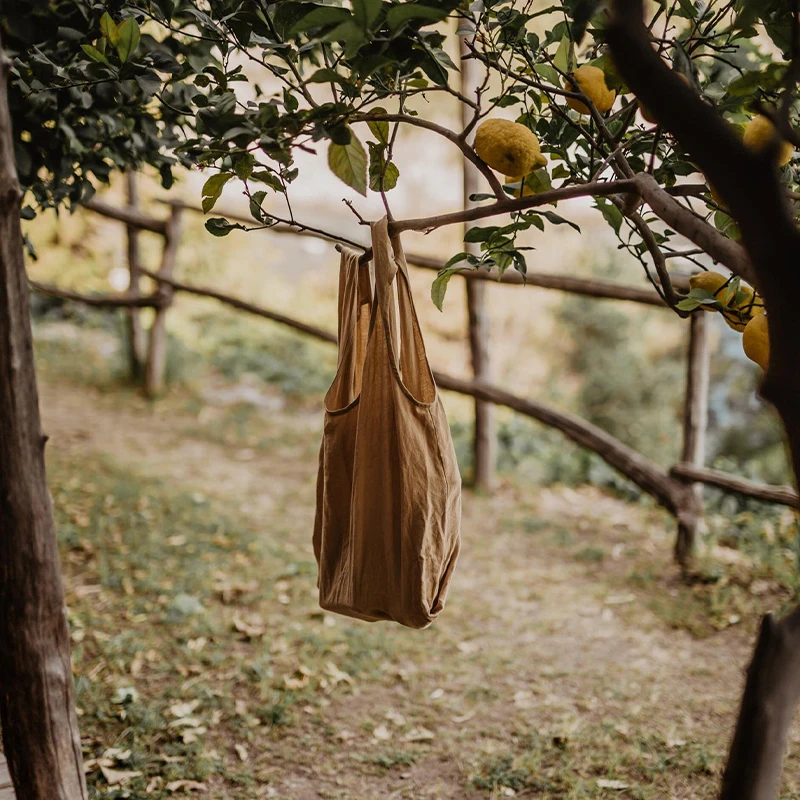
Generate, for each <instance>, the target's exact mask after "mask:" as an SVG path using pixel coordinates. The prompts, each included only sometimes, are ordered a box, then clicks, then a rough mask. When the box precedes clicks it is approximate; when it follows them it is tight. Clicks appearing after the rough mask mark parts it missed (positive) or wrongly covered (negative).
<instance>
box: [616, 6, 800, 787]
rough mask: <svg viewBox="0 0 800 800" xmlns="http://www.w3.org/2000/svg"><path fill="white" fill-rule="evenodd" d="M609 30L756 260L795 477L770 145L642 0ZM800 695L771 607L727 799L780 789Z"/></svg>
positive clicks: (799, 257) (783, 259)
mask: <svg viewBox="0 0 800 800" xmlns="http://www.w3.org/2000/svg"><path fill="white" fill-rule="evenodd" d="M606 37H607V41H608V43H609V45H610V47H611V50H612V53H613V55H614V61H615V63H616V65H617V67H618V68H619V70H620V72H621V73H622V75H623V77H624V78H625V80H626V82H627V83H628V85H629V86H630V87H631V89H632V90H633V92H634V93H635V94H636V96H637V97H638V98H640V99H641V100H642V101H643V102H645V103H646V104H647V107H648V108H649V109H651V111H652V113H653V114H654V115H655V116H656V118H657V119H658V120H660V121H661V124H662V125H663V127H664V128H665V129H666V130H667V131H669V132H670V133H671V134H672V135H673V136H674V137H675V138H676V139H677V140H678V141H679V142H680V143H681V145H682V146H683V147H684V148H685V149H686V151H687V152H688V153H689V154H690V156H691V157H692V160H693V161H694V162H695V163H696V164H697V165H698V166H699V167H700V168H701V169H702V170H703V172H704V173H705V175H706V177H707V178H708V180H710V181H711V182H712V183H713V184H714V187H715V188H716V190H717V192H719V194H720V195H721V197H722V199H723V201H724V203H725V205H726V206H727V207H728V208H729V209H730V211H731V214H732V215H733V217H734V218H735V219H736V221H737V222H738V224H739V227H740V229H741V232H742V242H743V244H744V247H745V249H746V250H747V253H748V255H749V257H750V266H751V269H750V270H748V272H749V273H750V274H747V275H743V277H746V278H747V279H748V280H751V281H752V282H753V283H754V284H755V286H756V288H758V289H759V291H760V292H761V294H762V296H763V297H764V305H765V307H766V310H767V315H768V319H769V336H770V363H769V368H768V369H767V372H766V375H765V377H764V381H763V383H762V386H761V393H762V395H763V396H764V397H765V399H767V400H769V401H770V402H771V403H772V404H773V405H774V406H775V408H776V410H777V411H778V413H779V414H780V417H781V420H782V421H783V424H784V427H785V429H786V435H787V441H788V444H789V448H790V451H791V458H792V465H793V467H794V474H795V478H797V476H798V475H800V401H799V400H798V398H800V370H798V368H797V356H798V353H800V326H798V325H797V313H796V309H795V303H796V300H795V298H797V297H798V296H800V294H798V293H799V292H800V270H798V269H797V264H798V262H800V232H798V230H797V228H796V226H795V223H794V219H793V217H792V213H791V210H790V208H789V205H788V202H787V199H786V195H785V193H784V191H783V189H782V187H781V184H780V179H779V175H778V171H777V168H776V166H775V164H774V162H773V158H772V152H771V151H770V150H767V152H765V153H762V154H755V153H753V152H752V151H750V150H748V149H747V148H746V147H745V146H744V145H743V144H742V142H741V141H740V140H739V139H738V137H736V136H735V134H734V133H733V131H732V129H731V127H730V126H729V125H727V124H726V123H725V122H724V121H723V120H722V118H721V117H720V116H719V115H718V114H717V112H716V111H715V110H714V109H713V108H712V107H711V106H709V105H707V104H706V103H704V102H703V101H701V100H700V98H699V97H697V95H695V93H694V92H693V91H692V90H691V89H690V88H689V87H688V86H687V85H686V84H685V83H683V81H681V80H680V79H679V78H678V77H677V75H675V74H673V73H672V72H671V71H670V70H669V69H668V68H667V66H666V65H665V64H664V62H663V61H662V60H661V59H660V58H659V56H658V55H657V53H656V51H655V50H654V49H653V47H652V44H651V41H650V34H649V32H648V30H647V28H646V27H645V25H644V23H643V0H614V1H613V2H612V5H611V18H610V24H609V27H608V28H607V30H606ZM797 44H800V43H797ZM798 700H800V607H798V608H797V609H795V610H794V611H793V612H792V613H790V614H788V615H787V616H785V617H783V618H782V619H780V620H775V619H774V618H773V617H772V616H769V615H768V616H767V617H765V618H764V620H763V622H762V625H761V632H760V634H759V638H758V643H757V645H756V649H755V653H754V655H753V659H752V662H751V664H750V667H749V669H748V673H747V681H746V684H745V689H744V694H743V697H742V704H741V708H740V711H739V717H738V721H737V724H736V732H735V734H734V737H733V741H732V743H731V749H730V753H729V755H728V763H727V766H726V768H725V773H724V776H723V780H722V790H721V795H720V796H721V798H723V800H770V799H771V798H774V797H775V796H776V794H777V792H778V787H779V783H780V774H781V764H782V761H783V754H784V751H785V749H786V739H787V736H788V732H789V725H790V723H791V720H792V717H793V716H794V713H795V711H796V708H797V704H798Z"/></svg>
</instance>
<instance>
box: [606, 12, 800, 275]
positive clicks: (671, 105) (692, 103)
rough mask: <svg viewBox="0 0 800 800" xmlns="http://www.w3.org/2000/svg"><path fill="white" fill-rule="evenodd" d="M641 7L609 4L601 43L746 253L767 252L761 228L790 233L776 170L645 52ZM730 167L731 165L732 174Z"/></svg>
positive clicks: (648, 43)
mask: <svg viewBox="0 0 800 800" xmlns="http://www.w3.org/2000/svg"><path fill="white" fill-rule="evenodd" d="M642 6H643V2H642V0H616V1H615V2H614V3H613V4H612V13H611V20H610V23H609V26H608V28H607V30H606V40H607V41H608V43H609V44H610V46H611V49H612V51H613V53H614V61H615V63H616V64H617V67H618V68H619V70H620V72H621V73H622V74H623V75H624V77H625V79H626V82H627V83H628V85H629V86H630V88H631V89H632V90H633V92H634V94H635V95H636V97H637V98H638V99H639V100H641V101H642V102H643V103H645V104H646V105H647V107H648V108H649V109H650V110H651V112H652V113H653V114H654V115H655V117H656V118H657V119H658V120H659V121H660V122H661V123H662V127H663V128H664V129H665V130H667V131H668V132H669V133H671V134H672V135H673V136H674V137H675V138H676V139H677V140H678V141H679V142H680V143H681V144H682V146H683V147H684V148H685V149H686V150H687V151H688V152H689V154H690V155H691V157H692V160H693V161H695V162H696V163H697V164H698V165H699V167H700V168H701V169H702V170H703V172H704V174H705V175H706V176H707V177H708V179H709V180H710V181H711V182H712V183H713V185H714V187H715V188H716V190H717V191H718V192H719V194H720V195H721V197H722V198H723V200H724V201H725V204H726V206H727V207H728V208H730V210H731V214H732V215H733V216H734V218H735V219H736V220H737V222H738V223H739V226H740V228H741V231H742V237H743V240H744V241H745V243H746V244H747V245H748V249H750V250H751V252H752V249H753V248H754V247H755V248H757V247H760V246H766V247H769V248H771V247H772V246H774V242H770V241H768V239H769V238H770V237H764V235H763V231H764V225H765V224H766V225H768V226H769V227H770V228H773V229H774V225H775V223H776V221H777V220H780V221H781V222H782V224H783V225H784V226H785V229H786V230H787V231H788V230H791V229H793V223H792V219H791V215H790V213H789V209H788V204H787V203H786V201H785V199H784V197H783V193H782V191H781V190H780V184H779V180H778V173H777V169H776V168H775V166H774V164H772V162H771V160H770V157H768V156H764V155H758V154H755V153H754V152H753V151H751V150H749V149H748V148H746V147H745V146H744V144H743V143H742V142H741V140H740V139H739V138H738V137H737V136H736V134H735V133H734V132H733V129H732V128H731V126H730V125H728V124H727V123H726V122H725V121H724V120H723V119H722V118H721V117H720V116H719V114H718V113H717V112H716V111H715V110H714V109H713V108H712V107H711V106H710V105H708V104H707V103H705V102H703V101H702V100H701V99H700V97H698V96H697V94H695V92H694V91H693V90H692V89H691V88H690V87H689V86H688V85H687V84H686V83H684V82H683V81H682V80H681V79H680V78H679V77H678V76H677V74H675V73H674V72H673V71H672V70H670V69H669V68H668V67H667V66H666V64H664V62H663V61H662V60H661V58H660V57H659V56H658V54H657V53H656V51H655V50H654V49H653V47H652V46H651V39H650V33H649V31H648V30H647V28H646V27H645V25H644V22H643V18H642ZM731 164H736V169H735V170H733V169H731ZM743 187H746V191H743ZM653 210H654V211H655V212H656V214H658V215H659V216H660V214H659V212H658V211H657V210H656V209H655V208H654V209H653ZM693 241H694V240H693ZM696 244H700V243H699V242H696ZM751 245H752V246H751ZM701 246H702V245H701ZM720 260H721V259H720ZM728 266H730V265H728ZM742 277H746V276H744V275H743V276H742ZM753 277H754V276H753ZM748 280H749V279H748Z"/></svg>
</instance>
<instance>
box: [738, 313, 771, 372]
mask: <svg viewBox="0 0 800 800" xmlns="http://www.w3.org/2000/svg"><path fill="white" fill-rule="evenodd" d="M742 347H743V348H744V354H745V355H746V356H747V357H748V358H749V359H750V360H751V361H755V362H756V364H758V366H759V367H761V369H763V370H765V371H766V369H767V367H768V366H769V327H768V324H767V315H766V314H756V316H755V317H753V319H751V320H750V322H748V323H747V327H746V328H745V329H744V334H743V335H742Z"/></svg>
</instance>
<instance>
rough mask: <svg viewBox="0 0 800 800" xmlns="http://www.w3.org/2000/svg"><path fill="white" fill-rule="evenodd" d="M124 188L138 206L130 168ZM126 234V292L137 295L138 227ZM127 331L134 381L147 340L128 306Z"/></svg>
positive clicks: (139, 373)
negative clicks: (127, 279) (127, 273)
mask: <svg viewBox="0 0 800 800" xmlns="http://www.w3.org/2000/svg"><path fill="white" fill-rule="evenodd" d="M125 188H126V195H127V200H128V207H129V208H134V209H135V208H138V206H139V187H138V182H137V175H136V172H135V171H134V170H133V169H132V168H131V169H129V170H128V171H127V172H126V173H125ZM125 228H126V230H127V234H128V272H129V275H130V280H129V286H128V294H130V296H131V297H139V296H140V294H141V289H140V286H139V278H140V277H141V272H140V269H141V261H140V256H139V229H138V228H137V227H136V226H135V225H131V224H128V225H126V226H125ZM127 332H128V364H129V366H130V375H131V378H132V379H133V380H134V381H139V380H140V379H141V377H142V372H143V367H144V361H145V357H146V356H147V340H146V338H145V333H144V328H143V327H142V320H141V316H140V314H139V309H138V308H133V307H132V308H129V309H128V314H127Z"/></svg>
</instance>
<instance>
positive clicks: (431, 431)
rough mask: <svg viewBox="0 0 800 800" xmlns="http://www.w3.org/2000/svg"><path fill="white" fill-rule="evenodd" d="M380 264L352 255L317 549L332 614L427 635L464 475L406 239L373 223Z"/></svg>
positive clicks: (441, 596) (331, 394) (345, 278)
mask: <svg viewBox="0 0 800 800" xmlns="http://www.w3.org/2000/svg"><path fill="white" fill-rule="evenodd" d="M372 248H373V264H374V280H375V292H374V296H373V292H372V289H371V281H370V274H369V268H368V266H362V267H359V264H358V254H356V253H354V252H351V251H345V252H344V253H343V254H342V261H341V267H340V275H339V365H338V370H337V373H336V377H335V378H334V380H333V383H332V385H331V387H330V389H329V390H328V393H327V395H326V396H325V428H324V433H323V436H322V447H321V449H320V459H319V461H320V463H319V476H318V479H317V513H316V520H315V524H314V554H315V555H316V558H317V563H318V564H319V578H318V586H319V603H320V605H321V606H322V608H325V609H327V610H329V611H335V612H337V613H339V614H346V615H347V616H350V617H357V618H358V619H363V620H368V621H370V622H374V621H377V620H394V621H395V622H399V623H401V624H402V625H407V626H409V627H411V628H425V627H427V626H428V625H430V624H431V622H433V621H434V620H435V619H436V617H437V616H438V615H439V614H440V613H441V610H442V608H443V607H444V603H445V598H446V595H447V588H448V585H449V583H450V578H451V577H452V575H453V569H454V567H455V563H456V559H457V557H458V551H459V526H460V523H461V477H460V475H459V472H458V464H457V463H456V456H455V451H454V449H453V441H452V439H451V438H450V428H449V427H448V425H447V418H446V416H445V413H444V408H443V407H442V402H441V399H440V398H439V395H438V392H437V390H436V384H435V383H434V381H433V375H432V374H431V370H430V367H429V366H428V360H427V357H426V355H425V346H424V344H423V341H422V334H421V333H420V328H419V322H418V320H417V315H416V312H415V311H414V303H413V300H412V297H411V290H410V287H409V282H408V268H407V266H406V262H405V257H404V256H403V250H402V247H401V245H400V241H399V239H392V240H390V238H389V234H388V223H387V220H386V219H383V220H381V221H380V222H376V223H373V225H372Z"/></svg>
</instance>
